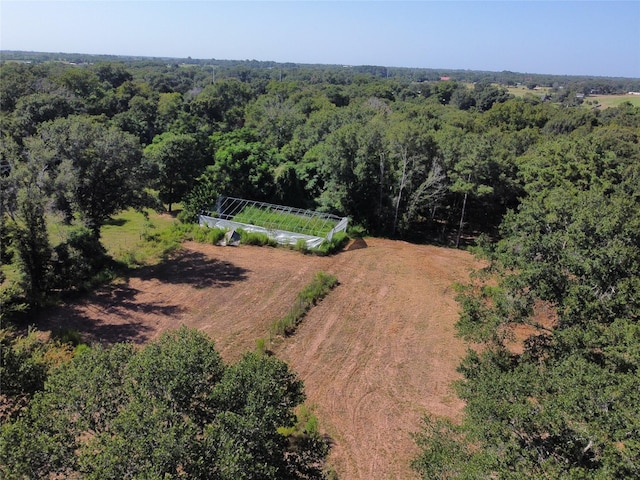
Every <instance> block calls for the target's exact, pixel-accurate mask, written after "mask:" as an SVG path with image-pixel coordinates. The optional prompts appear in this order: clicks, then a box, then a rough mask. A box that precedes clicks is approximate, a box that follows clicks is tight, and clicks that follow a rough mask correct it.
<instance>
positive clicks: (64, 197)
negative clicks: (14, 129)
mask: <svg viewBox="0 0 640 480" xmlns="http://www.w3.org/2000/svg"><path fill="white" fill-rule="evenodd" d="M27 148H28V151H29V153H30V155H32V156H33V157H38V158H42V159H43V161H45V162H46V164H47V165H48V168H50V169H52V171H54V172H55V175H57V179H56V181H57V192H56V194H57V195H58V196H59V197H61V200H60V201H61V202H62V203H64V204H68V205H70V206H71V207H72V208H73V210H74V211H75V212H77V213H78V214H79V215H80V217H81V219H82V220H83V221H84V223H85V224H86V226H87V227H89V228H90V229H91V230H92V231H93V233H94V234H95V236H96V237H99V236H100V227H101V226H102V225H103V224H104V222H105V221H106V220H107V219H108V218H109V217H110V216H111V215H113V214H115V213H117V212H119V211H120V210H123V209H125V208H128V207H132V206H133V207H138V206H143V205H144V204H145V202H147V203H148V202H149V201H150V198H149V196H148V194H147V193H146V191H145V187H146V186H147V185H148V182H149V169H148V166H147V163H146V162H145V161H144V158H143V156H142V150H141V148H140V144H139V142H138V141H137V139H136V138H135V137H133V136H132V135H130V134H127V133H124V132H122V131H120V130H118V129H116V128H108V127H106V126H104V125H103V124H100V123H96V122H94V121H93V120H91V119H89V118H86V117H79V116H74V117H69V118H64V119H57V120H55V121H53V122H48V123H45V124H43V125H42V127H41V128H40V129H39V130H38V134H37V135H36V136H35V137H34V138H30V139H27ZM59 204H60V202H59Z"/></svg>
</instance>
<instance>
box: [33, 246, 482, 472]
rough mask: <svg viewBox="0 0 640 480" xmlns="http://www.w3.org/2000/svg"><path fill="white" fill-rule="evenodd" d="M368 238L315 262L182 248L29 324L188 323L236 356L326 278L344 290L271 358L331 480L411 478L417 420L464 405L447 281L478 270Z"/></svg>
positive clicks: (107, 334)
mask: <svg viewBox="0 0 640 480" xmlns="http://www.w3.org/2000/svg"><path fill="white" fill-rule="evenodd" d="M366 243H367V245H368V246H367V248H360V249H354V250H351V251H346V252H343V253H340V254H338V255H336V256H333V257H325V258H322V257H314V256H305V255H302V254H300V253H298V252H294V251H290V250H285V249H273V248H265V247H262V248H260V247H249V246H241V247H237V248H234V247H215V246H209V245H202V244H196V243H187V244H185V249H184V251H183V252H182V253H181V254H179V255H178V256H177V257H176V258H175V259H173V260H171V261H168V262H166V263H164V264H163V265H160V266H156V267H145V268H143V269H141V270H139V271H137V272H135V273H134V274H133V275H132V276H131V277H130V278H128V279H127V280H126V281H123V282H121V283H120V284H117V285H112V286H109V287H106V288H103V289H101V290H100V291H98V292H96V293H95V294H93V295H91V296H88V297H86V298H84V299H83V300H81V301H78V302H75V303H73V304H69V305H65V306H63V307H61V308H58V309H56V310H55V311H52V312H49V313H48V314H47V318H46V319H43V320H42V321H41V322H40V324H39V328H41V329H44V330H46V329H51V328H55V327H67V328H74V329H77V330H79V331H80V332H84V335H85V338H86V339H87V340H89V341H99V342H102V343H111V342H115V341H133V342H136V343H144V342H147V341H149V340H151V339H154V338H156V337H157V336H158V335H159V334H160V333H161V332H162V331H165V330H168V329H174V328H178V327H179V326H180V325H187V326H189V327H193V328H198V329H200V330H202V331H204V332H206V333H207V334H209V335H210V336H211V338H213V339H214V340H215V342H216V345H217V348H218V350H219V351H220V352H221V354H222V356H223V357H224V358H225V359H226V360H228V361H234V360H236V359H237V358H239V357H240V356H241V355H242V353H243V352H245V351H247V350H252V349H254V348H255V345H256V343H255V342H256V339H258V338H266V337H267V336H268V329H269V325H270V324H271V322H272V321H273V320H275V319H276V318H278V317H281V316H283V315H284V314H285V313H286V312H287V310H288V308H289V306H290V305H291V304H292V303H293V301H294V299H295V297H296V295H297V293H298V292H299V291H300V290H301V289H302V288H303V287H304V286H305V285H306V284H308V283H309V282H310V281H311V280H312V279H313V277H314V275H315V274H316V273H317V272H318V271H319V270H323V271H325V272H327V273H330V274H333V275H335V276H336V277H337V278H338V280H339V282H340V285H339V286H338V287H337V288H336V289H334V290H333V291H332V292H331V293H330V294H329V296H328V297H327V298H325V299H324V300H323V301H322V302H321V303H320V304H319V305H318V306H316V307H314V308H313V309H312V310H311V311H310V313H309V314H308V315H307V317H306V318H305V320H304V322H303V324H302V325H301V326H300V327H299V328H298V330H297V332H296V333H295V335H294V336H292V337H291V338H288V339H286V340H284V341H283V342H281V343H279V344H277V345H276V346H275V347H274V353H275V354H276V355H277V356H278V357H279V358H282V359H283V360H285V361H287V362H288V363H289V364H290V366H291V368H292V369H294V370H295V371H296V372H297V373H298V375H299V376H300V378H301V379H302V380H303V381H304V383H305V389H306V393H307V404H309V405H311V406H312V407H313V409H314V411H315V413H316V415H317V417H318V419H319V420H320V425H321V428H322V429H323V430H324V431H326V433H327V434H328V435H329V436H330V437H331V439H332V441H333V447H332V451H331V455H330V462H331V464H332V465H333V466H334V468H335V470H336V472H337V473H338V476H339V478H341V479H343V480H357V479H363V480H364V479H367V480H370V479H399V478H413V477H414V475H413V473H412V471H411V470H410V468H409V460H410V459H411V458H412V457H413V455H414V454H415V452H416V450H415V446H414V444H413V441H412V439H411V437H410V433H411V432H414V431H416V430H417V429H418V428H419V423H420V418H421V417H422V415H424V414H425V413H427V412H430V413H433V414H436V415H446V416H449V417H456V416H458V415H459V414H460V412H461V409H462V406H463V405H462V402H461V401H460V400H459V399H457V398H456V396H455V395H454V394H453V392H452V391H451V388H450V384H451V382H452V381H453V380H455V379H457V378H458V375H457V373H456V372H455V368H456V366H457V365H458V363H459V361H460V359H461V357H462V355H463V354H464V351H465V345H464V344H463V342H462V341H460V340H458V339H457V338H455V336H454V327H453V324H454V322H455V320H456V315H457V312H458V306H457V304H456V302H455V300H454V291H453V289H452V284H453V283H454V282H455V281H461V280H465V279H466V278H467V277H468V273H469V271H470V269H471V268H472V267H473V266H475V265H476V264H475V262H474V260H473V258H472V256H471V255H470V254H468V253H466V252H463V251H459V250H452V249H444V248H438V247H432V246H419V245H412V244H408V243H404V242H398V241H391V240H382V239H367V240H366Z"/></svg>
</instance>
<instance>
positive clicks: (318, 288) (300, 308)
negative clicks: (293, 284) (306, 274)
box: [271, 272, 338, 336]
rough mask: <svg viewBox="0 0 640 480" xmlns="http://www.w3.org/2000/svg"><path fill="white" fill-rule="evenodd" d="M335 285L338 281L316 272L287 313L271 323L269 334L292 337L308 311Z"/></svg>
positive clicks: (331, 276)
mask: <svg viewBox="0 0 640 480" xmlns="http://www.w3.org/2000/svg"><path fill="white" fill-rule="evenodd" d="M337 285H338V279H337V278H336V277H334V276H333V275H328V274H326V273H324V272H318V273H317V274H316V276H315V278H314V279H313V281H312V282H311V283H310V284H309V285H307V286H306V287H304V289H303V290H302V291H301V292H300V293H298V296H297V297H296V301H295V302H294V304H293V306H292V307H291V310H289V313H288V314H287V315H285V316H284V317H283V318H280V319H278V320H276V321H275V322H273V324H272V325H271V334H272V335H276V336H290V335H293V333H294V332H295V331H296V328H298V325H300V323H301V322H302V319H303V318H304V316H305V315H306V314H307V312H308V311H309V309H310V308H311V307H313V306H314V305H315V304H316V303H318V302H319V301H320V300H322V299H323V298H324V297H326V296H327V295H328V294H329V292H330V291H331V290H333V289H334V288H335V287H336V286H337Z"/></svg>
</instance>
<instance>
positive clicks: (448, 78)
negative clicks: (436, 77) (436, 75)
mask: <svg viewBox="0 0 640 480" xmlns="http://www.w3.org/2000/svg"><path fill="white" fill-rule="evenodd" d="M449 80H451V77H440V81H441V82H447V81H449Z"/></svg>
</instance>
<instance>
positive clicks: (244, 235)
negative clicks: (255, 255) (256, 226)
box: [236, 228, 278, 247]
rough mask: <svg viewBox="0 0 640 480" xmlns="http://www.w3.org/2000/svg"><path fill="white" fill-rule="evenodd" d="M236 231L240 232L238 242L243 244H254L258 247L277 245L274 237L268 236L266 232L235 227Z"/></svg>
mask: <svg viewBox="0 0 640 480" xmlns="http://www.w3.org/2000/svg"><path fill="white" fill-rule="evenodd" d="M236 232H238V233H239V234H240V243H242V244H243V245H255V246H258V247H264V246H268V247H277V246H278V242H276V241H275V239H273V238H270V237H269V235H267V234H266V233H258V232H247V231H246V230H242V229H241V228H239V229H237V230H236Z"/></svg>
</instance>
